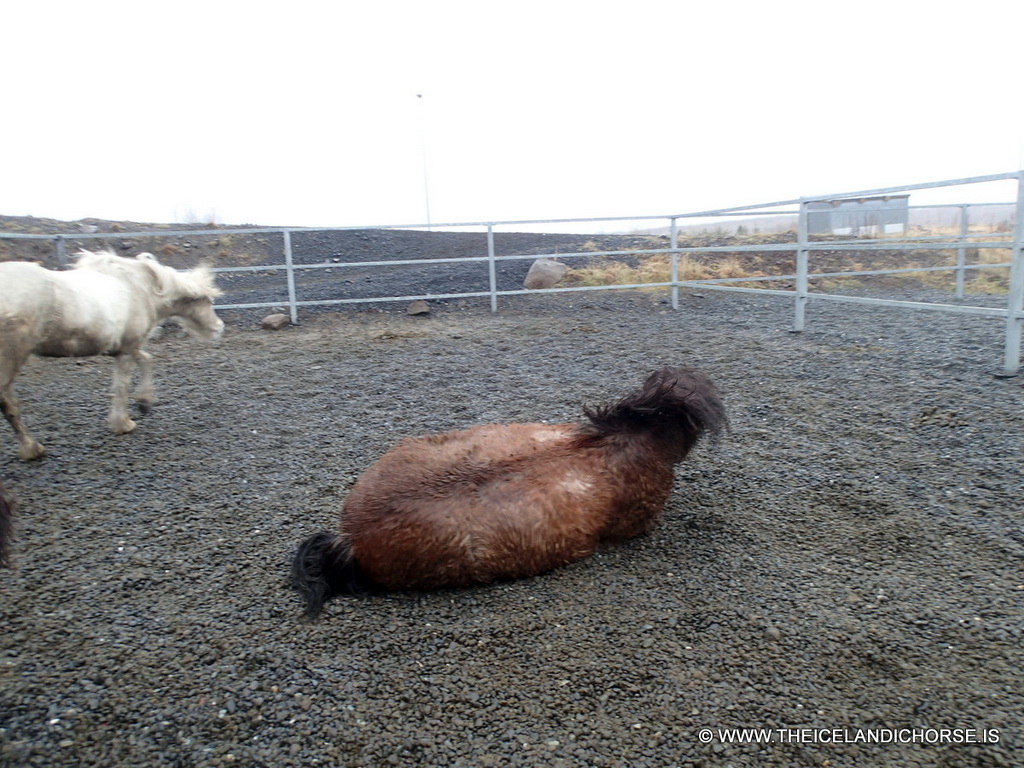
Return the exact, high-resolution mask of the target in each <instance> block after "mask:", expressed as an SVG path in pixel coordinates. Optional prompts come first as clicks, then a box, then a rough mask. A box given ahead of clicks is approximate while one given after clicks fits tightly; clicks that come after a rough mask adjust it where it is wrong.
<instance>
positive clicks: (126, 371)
mask: <svg viewBox="0 0 1024 768" xmlns="http://www.w3.org/2000/svg"><path fill="white" fill-rule="evenodd" d="M134 362H135V360H134V357H133V354H131V353H129V354H120V355H118V356H117V357H116V358H115V360H114V386H113V389H112V391H111V402H110V416H108V417H107V426H108V427H110V431H111V432H113V433H115V434H118V435H123V434H125V433H126V432H131V431H132V430H133V429H135V422H134V421H132V420H131V419H130V418H128V388H129V387H130V386H131V383H132V364H133V363H134Z"/></svg>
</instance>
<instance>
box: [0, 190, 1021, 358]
mask: <svg viewBox="0 0 1024 768" xmlns="http://www.w3.org/2000/svg"><path fill="white" fill-rule="evenodd" d="M1011 180H1013V181H1016V188H1017V194H1016V203H1015V219H1014V228H1013V233H1012V235H1008V236H1006V237H999V236H992V235H990V234H989V235H977V234H974V235H972V234H971V233H970V232H969V231H968V227H967V215H968V210H969V208H970V206H969V205H961V206H960V208H961V219H960V231H959V233H957V234H956V235H950V236H943V235H939V236H929V237H912V236H905V237H902V238H890V237H886V238H877V239H872V240H863V239H855V240H850V241H839V242H837V241H834V240H828V241H815V240H813V239H812V238H811V236H810V234H809V232H808V213H809V204H810V203H812V202H816V201H820V200H823V199H829V200H839V199H843V198H863V197H869V196H877V195H889V194H894V193H899V192H910V191H916V190H925V189H936V188H942V187H952V186H961V185H968V184H980V183H988V182H994V181H1011ZM794 208H795V210H794ZM794 213H796V215H797V221H798V226H797V237H796V242H795V243H780V244H752V245H742V244H736V245H726V246H706V247H682V246H680V245H679V226H680V222H685V221H687V220H695V219H702V220H703V219H715V218H725V217H736V216H747V217H750V216H764V215H793V214H794ZM659 220H660V221H666V220H667V221H668V223H669V231H670V235H669V246H668V247H667V248H652V249H645V250H628V251H598V252H595V251H586V252H577V253H551V254H529V255H524V254H515V255H502V256H498V255H497V254H496V250H495V230H496V229H497V228H499V227H519V228H521V227H523V226H527V225H534V226H536V225H551V224H559V225H565V224H594V223H601V224H603V225H607V224H609V223H612V222H626V221H629V222H639V221H648V222H651V221H659ZM423 228H424V225H394V226H388V227H334V228H298V227H295V228H263V227H261V228H252V229H235V228H232V229H229V230H224V229H215V230H183V231H155V232H132V233H125V235H130V237H132V238H143V237H156V238H167V237H174V236H189V237H198V236H205V235H209V236H222V235H224V234H231V235H235V234H272V233H276V234H280V235H281V236H282V241H283V245H282V249H283V256H284V263H282V264H270V265H259V266H244V267H218V268H215V269H214V271H215V272H223V273H229V272H267V271H283V272H284V273H285V279H286V291H287V304H288V308H289V313H290V316H291V320H292V322H293V323H295V322H298V310H299V308H300V307H308V306H330V305H342V304H355V303H377V302H388V301H414V300H418V299H422V300H426V301H430V300H442V299H462V298H489V300H490V306H491V311H492V312H497V310H498V297H499V296H515V295H522V294H536V293H568V292H577V291H595V290H623V289H637V288H657V287H664V288H667V289H669V291H670V293H671V302H672V307H673V308H674V309H678V307H679V289H680V288H700V289H703V290H718V291H736V292H747V293H758V294H763V295H771V296H779V297H786V298H790V299H792V300H793V301H794V319H793V326H792V330H793V331H797V332H799V331H802V330H804V328H805V326H806V308H807V305H808V303H810V302H811V301H836V302H853V303H859V304H875V305H880V306H889V307H904V308H910V309H924V310H934V311H942V312H956V313H963V314H973V315H985V316H990V317H1000V318H1005V321H1006V328H1005V338H1004V354H1003V367H1002V371H1001V373H1000V375H1005V376H1013V375H1016V374H1017V373H1018V371H1019V369H1020V353H1021V339H1022V331H1024V306H1022V304H1024V171H1017V172H1014V173H1004V174H996V175H990V176H976V177H971V178H964V179H954V180H950V181H940V182H932V183H927V184H912V185H908V186H902V187H888V188H883V189H872V190H862V191H858V192H847V193H842V194H835V195H828V196H816V197H813V198H798V199H794V200H783V201H777V202H772V203H764V204H761V205H753V206H742V207H736V208H724V209H716V210H707V211H697V212H694V213H682V214H670V215H662V216H643V217H611V218H600V219H544V220H529V221H495V222H471V223H465V222H463V223H452V224H434V225H432V228H433V229H470V228H472V229H476V230H479V229H485V230H486V235H487V254H486V255H482V256H478V257H466V258H441V259H390V260H381V261H360V262H335V261H330V262H323V263H316V264H296V263H295V262H294V260H293V252H292V234H293V233H296V232H326V231H341V230H366V229H423ZM520 231H522V230H520ZM109 237H111V233H95V234H91V233H82V234H75V235H26V234H16V233H3V232H0V238H32V239H48V240H52V241H53V242H54V244H55V248H56V250H57V255H58V259H59V260H60V261H61V263H66V254H65V245H66V240H67V239H74V240H82V239H90V238H109ZM923 248H927V249H928V250H953V251H955V252H956V254H957V255H956V265H955V266H938V267H908V268H900V269H883V270H857V271H843V272H812V271H811V270H810V261H811V257H812V254H813V253H815V252H816V251H826V250H827V251H844V250H847V251H861V252H863V251H901V250H906V251H910V250H921V249H923ZM968 248H971V249H978V248H993V249H1004V250H1006V251H1007V252H1008V258H1007V260H1006V261H1005V262H1002V263H997V264H967V263H966V261H965V254H966V251H967V249H968ZM768 251H784V252H790V253H795V261H796V272H795V273H794V274H791V275H767V276H758V277H737V278H709V279H702V280H680V279H679V259H680V257H682V256H684V255H687V254H690V253H716V252H717V253H742V252H755V253H764V252H768ZM657 254H664V255H667V256H668V257H669V260H670V268H671V275H670V279H669V280H668V281H665V282H648V283H633V284H615V285H600V286H578V287H562V288H559V287H555V288H547V289H543V290H528V289H521V290H520V289H516V290H499V289H498V285H497V264H498V262H502V261H515V260H534V259H538V258H542V257H544V256H547V257H549V258H558V259H560V260H563V261H564V260H571V259H574V258H592V257H600V256H606V257H614V256H631V257H632V256H643V255H657ZM474 262H486V263H487V266H488V289H487V290H486V291H468V292H461V293H442V294H418V295H408V296H377V297H370V298H344V299H327V300H318V301H313V300H301V299H300V298H299V296H298V293H297V288H296V282H295V273H296V272H297V271H299V270H318V269H342V270H343V269H345V268H346V267H356V266H358V267H360V268H367V267H381V268H389V267H398V266H408V265H416V266H422V265H429V264H453V263H474ZM982 269H1009V290H1008V292H1007V301H1006V306H1005V308H1000V307H983V306H972V305H964V304H947V303H936V302H917V301H900V300H893V299H882V298H873V297H867V296H848V295H839V294H829V293H817V292H812V291H811V290H810V281H811V280H812V279H816V278H828V277H854V276H864V275H889V274H900V273H909V272H914V273H920V272H929V271H947V272H948V271H953V272H955V275H956V296H957V298H961V297H962V296H963V293H964V276H965V274H966V273H967V272H968V271H971V270H982ZM779 280H791V281H793V282H794V288H793V289H792V290H782V289H777V288H754V287H749V284H750V283H754V282H772V281H779ZM738 283H744V284H746V285H738ZM281 303H282V302H280V301H275V302H258V303H248V304H221V305H218V309H260V308H269V307H276V306H280V304H281Z"/></svg>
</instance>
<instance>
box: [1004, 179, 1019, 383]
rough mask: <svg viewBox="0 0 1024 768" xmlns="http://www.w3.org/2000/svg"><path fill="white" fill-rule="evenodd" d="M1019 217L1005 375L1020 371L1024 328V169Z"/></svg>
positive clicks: (1015, 227)
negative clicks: (1023, 330) (1023, 331)
mask: <svg viewBox="0 0 1024 768" xmlns="http://www.w3.org/2000/svg"><path fill="white" fill-rule="evenodd" d="M1016 216H1017V218H1016V221H1015V222H1014V225H1013V246H1012V249H1011V251H1010V290H1009V291H1008V292H1007V298H1006V343H1005V346H1004V351H1003V372H1002V374H1001V375H1003V376H1016V375H1017V372H1018V371H1019V370H1020V341H1021V330H1022V327H1024V317H1021V316H1020V315H1021V312H1022V311H1024V171H1019V172H1018V173H1017V214H1016Z"/></svg>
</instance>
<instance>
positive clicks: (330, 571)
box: [292, 532, 370, 618]
mask: <svg viewBox="0 0 1024 768" xmlns="http://www.w3.org/2000/svg"><path fill="white" fill-rule="evenodd" d="M292 584H293V585H294V587H295V589H297V590H298V591H299V594H301V595H302V599H303V600H304V602H305V603H306V610H305V613H306V616H308V617H310V618H316V617H317V616H319V615H320V611H321V610H322V609H323V607H324V603H325V602H327V601H328V600H329V599H330V598H331V597H333V596H334V595H340V594H345V595H363V594H366V593H367V592H368V591H370V585H369V583H368V581H367V579H365V578H364V576H363V574H362V573H361V572H360V570H359V566H358V564H357V563H356V561H355V558H353V557H352V552H351V551H350V549H349V545H348V541H347V540H346V539H344V538H343V537H342V536H338V535H337V534H333V533H327V532H321V533H316V534H313V535H312V536H310V537H309V538H307V539H306V540H305V541H303V542H302V543H301V544H300V545H299V549H298V551H297V552H296V553H295V559H294V560H292Z"/></svg>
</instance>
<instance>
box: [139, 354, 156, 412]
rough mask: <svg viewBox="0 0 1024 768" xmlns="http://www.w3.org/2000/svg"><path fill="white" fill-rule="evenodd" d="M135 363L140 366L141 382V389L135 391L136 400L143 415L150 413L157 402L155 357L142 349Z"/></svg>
mask: <svg viewBox="0 0 1024 768" xmlns="http://www.w3.org/2000/svg"><path fill="white" fill-rule="evenodd" d="M135 362H136V363H137V364H138V366H139V373H140V374H141V376H140V381H139V388H138V389H137V390H135V399H136V400H137V401H138V403H139V410H140V411H142V413H143V414H147V413H149V409H150V408H152V407H153V403H155V402H156V388H155V387H154V385H153V356H152V355H151V354H149V353H148V352H146V351H145V350H142V349H140V350H139V351H138V352H136V353H135Z"/></svg>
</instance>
